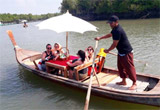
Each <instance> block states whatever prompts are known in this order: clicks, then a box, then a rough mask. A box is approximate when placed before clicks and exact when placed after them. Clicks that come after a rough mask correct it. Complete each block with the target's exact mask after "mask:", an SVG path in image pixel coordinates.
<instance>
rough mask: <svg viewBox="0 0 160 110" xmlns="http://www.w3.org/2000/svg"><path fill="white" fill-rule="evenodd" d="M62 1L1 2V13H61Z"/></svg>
mask: <svg viewBox="0 0 160 110" xmlns="http://www.w3.org/2000/svg"><path fill="white" fill-rule="evenodd" d="M61 2H62V0H0V13H1V14H2V13H11V14H29V13H31V14H47V13H56V12H60V10H59V9H58V8H59V7H60V6H61Z"/></svg>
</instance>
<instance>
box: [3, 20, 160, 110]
mask: <svg viewBox="0 0 160 110" xmlns="http://www.w3.org/2000/svg"><path fill="white" fill-rule="evenodd" d="M91 23H92V24H94V25H95V26H97V27H98V28H99V29H98V32H86V33H84V34H78V33H69V50H70V54H73V55H75V54H76V52H77V51H78V50H79V49H83V50H84V49H85V48H86V47H87V46H89V45H91V46H94V45H95V41H94V38H95V37H97V36H102V35H104V34H107V33H109V32H110V31H111V29H110V27H109V25H108V24H106V23H105V21H96V22H91ZM36 24H37V22H35V23H28V25H29V27H28V28H26V29H25V28H23V27H22V24H17V25H9V26H1V27H0V110H35V109H37V110H75V109H77V110H82V109H83V107H84V102H85V97H86V93H84V92H80V91H79V90H74V89H70V88H68V87H65V86H62V85H59V84H54V83H53V82H51V81H47V80H44V79H42V78H40V77H38V76H36V75H33V74H32V73H31V72H29V71H26V70H25V69H24V68H22V67H21V66H19V65H18V63H17V62H16V59H15V53H14V51H13V46H12V44H11V42H10V39H9V37H8V36H7V34H6V30H12V31H13V34H14V36H15V39H16V42H17V44H18V45H19V46H20V47H22V48H25V49H29V50H36V51H44V50H45V45H46V44H47V43H51V44H54V43H55V42H58V43H60V44H62V45H63V46H65V40H66V39H65V38H66V37H65V33H60V34H57V33H55V32H53V31H50V30H38V28H37V27H35V25H36ZM120 24H121V25H122V27H123V28H124V29H125V30H126V33H127V35H128V38H129V40H130V42H131V45H132V46H133V48H134V57H135V59H138V60H141V61H145V62H147V63H148V66H145V65H144V64H142V63H138V62H135V66H136V70H137V71H138V72H144V73H149V74H153V75H160V69H159V65H160V40H159V38H160V19H148V20H121V21H120ZM111 43H112V39H107V40H101V41H99V46H98V49H100V48H102V47H103V48H108V47H109V46H110V45H111ZM113 52H117V51H116V49H115V50H113ZM105 65H106V66H111V67H115V68H116V57H115V56H113V55H107V57H106V63H105ZM89 109H91V110H130V109H131V110H158V109H159V108H157V107H152V106H147V105H140V104H133V103H127V102H122V101H115V100H111V99H104V98H100V97H96V96H92V97H91V101H90V106H89Z"/></svg>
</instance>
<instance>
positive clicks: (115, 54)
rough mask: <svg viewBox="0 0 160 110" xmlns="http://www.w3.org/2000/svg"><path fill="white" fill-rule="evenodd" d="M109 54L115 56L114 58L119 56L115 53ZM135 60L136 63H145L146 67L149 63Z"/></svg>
mask: <svg viewBox="0 0 160 110" xmlns="http://www.w3.org/2000/svg"><path fill="white" fill-rule="evenodd" d="M109 54H112V55H114V56H117V54H116V53H114V52H109ZM133 60H134V61H136V62H139V63H143V64H145V65H146V66H147V65H148V63H146V62H144V61H140V60H137V59H133Z"/></svg>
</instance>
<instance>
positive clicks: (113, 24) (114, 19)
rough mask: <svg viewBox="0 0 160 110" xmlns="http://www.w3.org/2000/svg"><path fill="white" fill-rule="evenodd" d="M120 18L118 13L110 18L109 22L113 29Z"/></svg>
mask: <svg viewBox="0 0 160 110" xmlns="http://www.w3.org/2000/svg"><path fill="white" fill-rule="evenodd" d="M118 20H119V18H118V17H117V16H116V15H113V16H111V17H110V18H109V20H108V21H107V23H109V24H110V27H111V28H112V29H113V28H114V27H116V26H117V25H118Z"/></svg>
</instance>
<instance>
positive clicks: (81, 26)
mask: <svg viewBox="0 0 160 110" xmlns="http://www.w3.org/2000/svg"><path fill="white" fill-rule="evenodd" d="M36 26H38V27H39V29H49V30H53V31H56V32H57V33H60V32H66V49H68V32H78V33H82V34H83V33H84V32H86V31H97V29H96V28H97V27H95V26H94V25H92V24H90V23H88V22H87V21H85V20H82V19H80V18H78V17H75V16H72V15H71V14H70V13H69V12H68V11H67V12H66V13H65V14H63V15H59V16H56V17H52V18H49V19H47V20H44V21H42V22H41V23H39V24H37V25H36Z"/></svg>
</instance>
